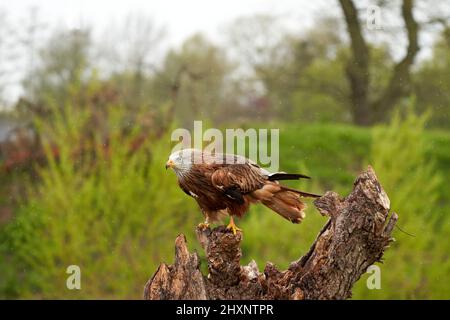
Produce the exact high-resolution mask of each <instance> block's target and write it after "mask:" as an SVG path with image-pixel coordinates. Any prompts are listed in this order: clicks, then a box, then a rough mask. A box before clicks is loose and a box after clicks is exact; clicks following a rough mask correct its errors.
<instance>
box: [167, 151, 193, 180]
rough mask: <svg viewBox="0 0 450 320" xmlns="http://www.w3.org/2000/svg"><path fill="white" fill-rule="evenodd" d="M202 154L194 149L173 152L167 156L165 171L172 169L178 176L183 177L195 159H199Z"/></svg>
mask: <svg viewBox="0 0 450 320" xmlns="http://www.w3.org/2000/svg"><path fill="white" fill-rule="evenodd" d="M201 155H202V152H201V151H200V150H196V149H183V150H179V151H175V152H174V153H172V154H171V155H170V156H169V160H167V163H166V169H168V168H172V169H173V170H174V171H175V173H176V174H177V175H178V176H180V175H181V176H182V175H184V174H185V173H186V172H189V170H190V169H191V167H192V164H193V163H195V161H196V159H197V158H199V157H200V159H201Z"/></svg>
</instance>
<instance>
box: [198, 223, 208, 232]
mask: <svg viewBox="0 0 450 320" xmlns="http://www.w3.org/2000/svg"><path fill="white" fill-rule="evenodd" d="M197 227H198V228H199V229H200V230H205V229H208V228H209V223H207V222H202V223H199V224H198V226H197Z"/></svg>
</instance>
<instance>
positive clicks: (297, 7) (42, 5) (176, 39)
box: [0, 0, 338, 100]
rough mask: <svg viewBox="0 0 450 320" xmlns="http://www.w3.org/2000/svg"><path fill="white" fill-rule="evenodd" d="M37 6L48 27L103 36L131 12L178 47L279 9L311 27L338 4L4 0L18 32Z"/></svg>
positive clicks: (294, 24)
mask: <svg viewBox="0 0 450 320" xmlns="http://www.w3.org/2000/svg"><path fill="white" fill-rule="evenodd" d="M32 8H37V9H38V10H37V12H38V17H39V20H41V21H42V22H44V23H45V29H48V30H52V29H54V28H55V27H57V28H60V27H61V28H83V27H90V28H92V29H93V30H94V35H97V36H99V35H100V36H101V34H102V32H103V33H104V32H105V29H106V30H108V27H109V26H111V25H115V24H117V25H120V24H121V23H123V22H124V21H125V19H126V18H127V17H128V16H130V15H142V16H145V17H149V18H151V19H152V21H154V22H155V23H156V25H157V26H160V27H164V28H165V31H166V32H165V38H164V42H163V48H162V49H167V48H168V47H173V46H177V45H178V44H180V43H181V42H182V41H183V40H185V39H186V38H187V37H188V36H190V35H192V34H194V33H196V32H201V33H204V34H206V35H207V36H209V37H210V38H211V39H213V40H214V41H218V42H220V41H221V40H223V37H221V35H222V34H223V30H224V28H225V27H226V26H227V25H229V24H230V22H232V21H233V20H234V19H236V18H238V17H241V16H246V15H253V14H257V13H263V14H264V13H266V14H277V15H280V16H282V17H283V18H284V19H283V20H284V22H285V23H286V25H287V26H288V27H290V28H293V29H296V30H300V29H302V28H306V27H308V26H311V25H312V24H313V21H314V17H316V16H317V15H320V14H323V13H329V12H330V10H337V9H338V8H337V7H336V1H333V0H332V1H330V0H315V1H308V0H281V1H280V0H226V1H214V0H187V1H183V0H164V1H156V0H120V1H119V0H13V1H11V0H0V13H1V12H2V11H3V12H4V13H6V17H7V21H9V23H10V24H11V25H12V27H11V28H12V29H13V30H12V32H19V31H20V30H19V29H21V28H22V29H23V26H25V25H26V24H27V19H29V14H30V11H31V9H32ZM0 22H1V21H0ZM0 33H1V30H0ZM0 36H1V35H0ZM4 36H5V35H4ZM6 37H7V35H6ZM22 54H23V53H22ZM18 61H20V59H19V60H18ZM0 64H1V61H0ZM16 64H17V65H11V66H10V69H11V72H8V73H9V76H8V77H9V79H8V83H9V84H8V86H7V89H6V92H5V94H6V96H7V97H8V98H9V99H8V100H14V99H15V98H16V97H17V96H18V95H19V94H20V91H21V89H20V85H19V82H20V79H21V78H22V77H23V73H21V66H20V65H21V64H22V65H23V62H18V63H16ZM0 80H1V79H0Z"/></svg>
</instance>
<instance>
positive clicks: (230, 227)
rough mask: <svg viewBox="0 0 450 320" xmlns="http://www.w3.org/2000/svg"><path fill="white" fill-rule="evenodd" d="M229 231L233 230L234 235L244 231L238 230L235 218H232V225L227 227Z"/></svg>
mask: <svg viewBox="0 0 450 320" xmlns="http://www.w3.org/2000/svg"><path fill="white" fill-rule="evenodd" d="M227 229H228V230H231V231H232V232H233V234H234V235H235V234H236V232H237V231H242V229H240V228H238V226H237V225H235V224H234V219H233V216H230V223H229V224H228V225H227Z"/></svg>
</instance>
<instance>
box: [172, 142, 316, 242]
mask: <svg viewBox="0 0 450 320" xmlns="http://www.w3.org/2000/svg"><path fill="white" fill-rule="evenodd" d="M167 168H172V169H173V170H174V171H175V174H176V175H177V178H178V184H179V186H180V188H181V189H182V190H183V191H184V192H185V193H186V194H187V195H189V196H191V197H193V198H194V199H195V200H196V201H197V203H198V204H199V206H200V208H201V210H202V212H203V215H204V216H205V222H204V223H201V224H199V227H203V228H205V227H207V226H209V223H210V222H216V221H218V220H220V219H221V218H222V217H223V216H225V215H227V214H228V215H229V216H230V223H229V224H228V226H227V229H229V230H231V231H232V232H233V233H234V234H236V232H237V231H241V229H239V228H238V227H237V226H236V224H235V223H234V220H233V216H237V217H242V216H243V215H244V214H245V213H246V212H247V210H248V208H249V206H250V204H252V203H262V204H263V205H265V206H266V207H268V208H270V209H272V210H273V211H275V212H276V213H278V214H279V215H280V216H282V217H283V218H285V219H287V220H289V221H291V222H292V223H300V222H301V221H302V219H303V218H304V217H305V213H304V209H305V208H306V205H305V204H304V203H303V202H302V201H301V200H300V198H301V197H312V198H318V197H320V196H319V195H316V194H312V193H307V192H303V191H299V190H295V189H292V188H289V187H287V186H283V185H281V184H280V183H279V181H280V180H297V179H300V178H305V179H309V177H308V176H305V175H302V174H296V173H284V172H276V173H270V172H269V171H267V170H265V169H263V168H261V167H259V166H258V165H257V164H256V163H255V162H253V161H251V160H249V159H247V158H244V157H242V156H238V155H233V154H221V153H207V152H203V151H201V150H197V149H183V150H179V151H177V152H174V153H172V154H171V155H170V156H169V160H168V161H167V163H166V169H167Z"/></svg>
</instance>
